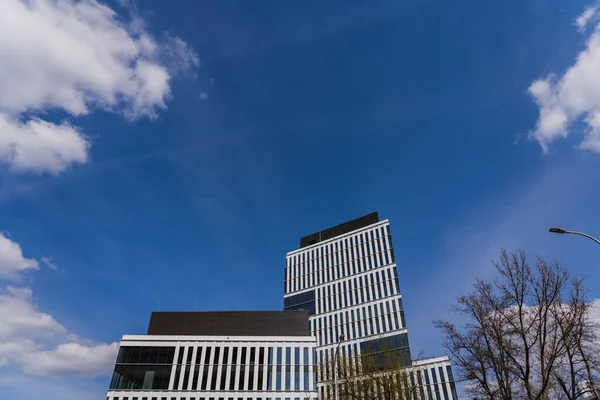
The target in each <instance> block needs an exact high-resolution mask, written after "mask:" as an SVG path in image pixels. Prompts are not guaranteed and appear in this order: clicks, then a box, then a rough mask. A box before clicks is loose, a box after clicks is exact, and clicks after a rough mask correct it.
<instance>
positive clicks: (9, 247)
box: [0, 233, 39, 324]
mask: <svg viewBox="0 0 600 400" xmlns="http://www.w3.org/2000/svg"><path fill="white" fill-rule="evenodd" d="M31 269H39V263H38V262H37V261H36V260H34V259H30V258H25V257H24V256H23V251H22V250H21V246H19V244H18V243H16V242H13V241H12V240H10V239H9V238H7V237H6V236H4V235H3V234H2V233H0V279H9V280H16V279H18V278H19V273H20V272H23V271H26V270H31ZM1 323H2V322H1V321H0V324H1Z"/></svg>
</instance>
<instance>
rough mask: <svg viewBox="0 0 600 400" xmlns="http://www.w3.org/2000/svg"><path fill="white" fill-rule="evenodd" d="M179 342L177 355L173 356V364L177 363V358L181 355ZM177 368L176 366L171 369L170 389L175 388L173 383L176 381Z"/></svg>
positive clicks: (176, 348) (176, 349)
mask: <svg viewBox="0 0 600 400" xmlns="http://www.w3.org/2000/svg"><path fill="white" fill-rule="evenodd" d="M179 345H180V344H179V343H177V346H176V347H175V356H174V357H173V364H174V365H177V360H178V357H179V351H180V347H179ZM176 370H177V367H174V368H173V369H171V377H170V378H169V390H173V384H174V383H175V371H176Z"/></svg>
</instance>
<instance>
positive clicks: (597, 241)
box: [550, 227, 600, 244]
mask: <svg viewBox="0 0 600 400" xmlns="http://www.w3.org/2000/svg"><path fill="white" fill-rule="evenodd" d="M550 232H552V233H558V234H561V235H564V234H570V235H579V236H585V237H586V238H588V239H592V240H593V241H594V242H596V243H598V244H600V240H598V239H596V238H595V237H593V236H590V235H588V234H587V233H583V232H575V231H568V230H566V229H563V228H557V227H553V228H550Z"/></svg>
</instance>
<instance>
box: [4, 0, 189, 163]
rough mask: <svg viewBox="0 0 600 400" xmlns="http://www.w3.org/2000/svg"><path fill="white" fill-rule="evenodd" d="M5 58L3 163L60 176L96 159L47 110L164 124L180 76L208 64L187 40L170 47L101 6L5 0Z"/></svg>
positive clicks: (88, 1)
mask: <svg viewBox="0 0 600 400" xmlns="http://www.w3.org/2000/svg"><path fill="white" fill-rule="evenodd" d="M0 60H1V62H0V87H2V90H1V91H0V162H3V163H6V164H8V165H10V166H11V167H12V168H13V169H14V170H16V171H33V172H49V173H54V174H56V173H60V172H62V171H64V170H65V169H66V168H67V167H68V166H69V165H71V164H73V163H85V162H87V161H88V160H89V140H88V139H87V138H86V137H85V135H84V133H83V132H81V130H79V129H77V128H75V127H74V126H72V125H71V124H70V123H68V122H61V123H55V122H52V121H46V120H42V119H41V118H42V117H43V116H45V115H46V114H45V113H46V112H47V111H56V110H58V111H60V112H63V113H66V114H69V115H72V116H79V115H85V114H88V113H90V112H92V111H93V110H95V109H100V110H105V111H109V112H117V113H120V114H122V115H123V116H125V117H126V118H128V119H135V118H140V117H149V118H154V117H156V115H157V111H158V110H161V109H165V108H166V107H167V106H166V101H167V100H168V98H169V97H170V80H171V78H172V76H173V74H174V73H176V72H179V71H181V70H189V69H192V68H194V67H196V66H198V64H199V62H198V57H197V56H196V55H195V54H194V52H193V51H192V50H191V49H190V48H189V47H188V45H187V44H186V43H185V42H184V41H183V40H181V39H180V38H177V37H169V36H165V38H164V40H162V41H160V40H158V39H156V38H155V37H153V36H152V35H150V34H149V33H148V32H147V30H146V29H145V25H144V23H143V21H141V19H140V18H139V17H134V18H131V19H130V20H129V21H126V20H124V19H123V18H121V17H120V16H119V15H118V14H117V13H116V12H115V11H114V10H112V9H111V8H110V7H108V6H107V5H104V4H102V3H99V2H98V1H96V0H79V1H78V0H29V1H22V0H5V1H3V2H2V13H0Z"/></svg>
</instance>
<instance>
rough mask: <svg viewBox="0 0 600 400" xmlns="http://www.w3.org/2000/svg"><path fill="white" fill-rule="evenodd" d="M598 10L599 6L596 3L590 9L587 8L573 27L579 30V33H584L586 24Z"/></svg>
mask: <svg viewBox="0 0 600 400" xmlns="http://www.w3.org/2000/svg"><path fill="white" fill-rule="evenodd" d="M599 8H600V4H598V3H596V4H594V5H592V6H590V7H588V8H587V9H586V10H585V11H584V12H583V14H581V15H580V16H578V17H577V19H575V25H577V27H578V28H579V30H580V31H584V30H585V28H586V26H587V24H588V23H589V22H590V21H591V20H592V19H594V18H595V17H596V16H597V13H598V9H599Z"/></svg>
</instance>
